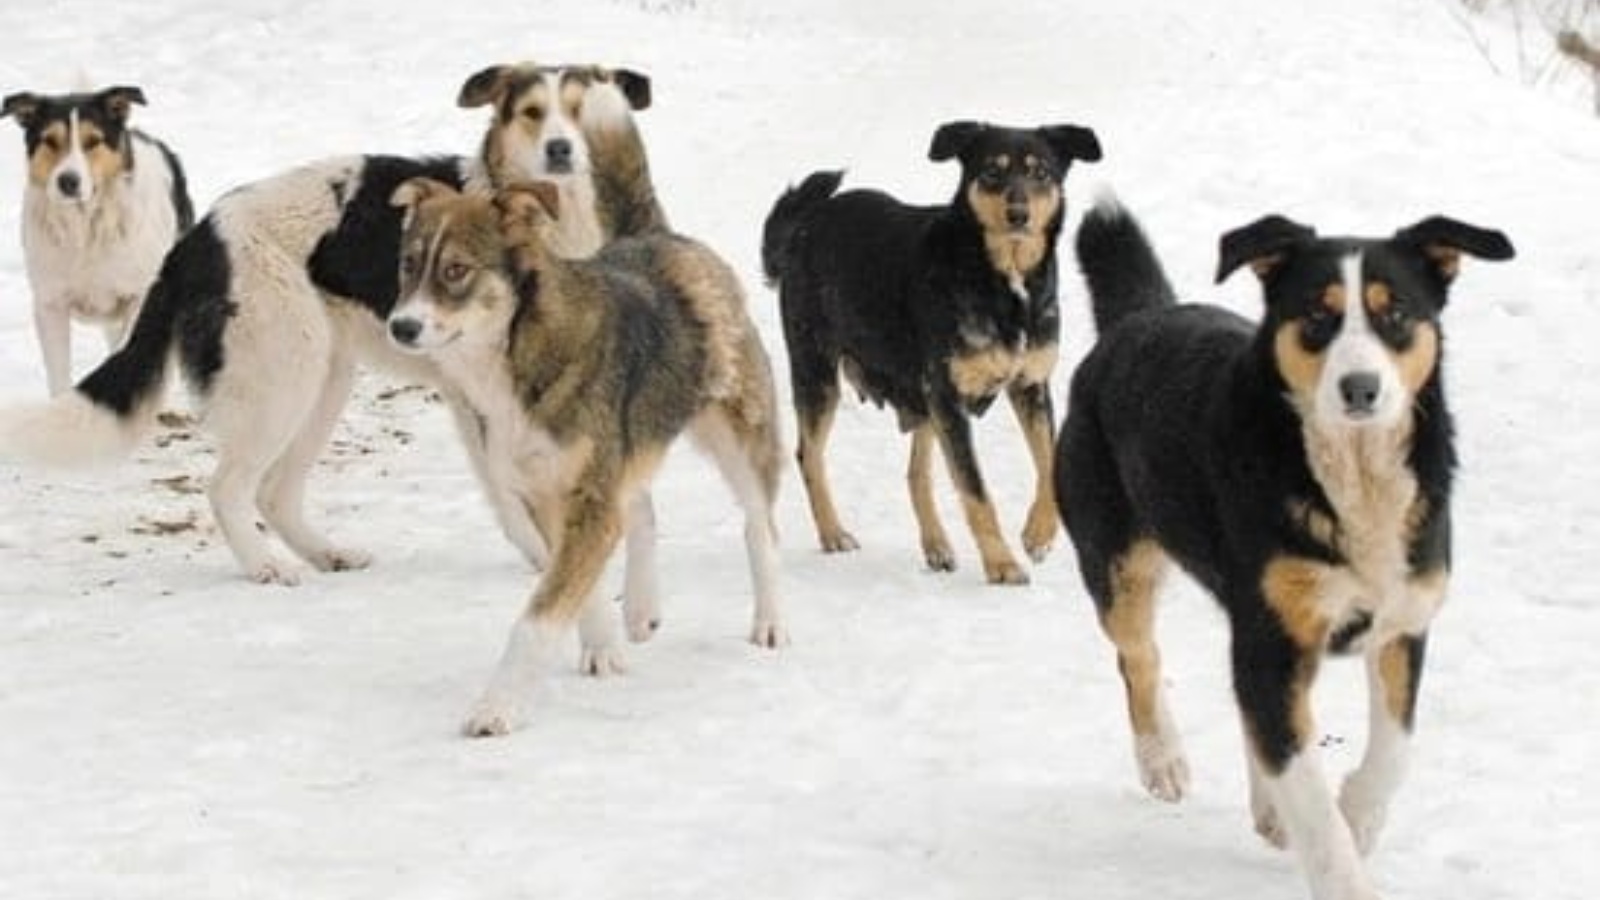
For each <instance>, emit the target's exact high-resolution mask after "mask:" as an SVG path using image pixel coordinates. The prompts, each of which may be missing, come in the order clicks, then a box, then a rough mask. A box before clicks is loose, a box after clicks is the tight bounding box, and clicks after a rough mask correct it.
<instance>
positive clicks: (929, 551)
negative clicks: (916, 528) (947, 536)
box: [922, 541, 956, 572]
mask: <svg viewBox="0 0 1600 900" xmlns="http://www.w3.org/2000/svg"><path fill="white" fill-rule="evenodd" d="M922 558H923V559H925V560H927V562H928V568H929V569H931V570H933V571H935V572H954V571H955V570H956V551H955V550H953V549H951V547H950V545H949V544H948V543H946V542H944V541H929V542H925V543H924V544H923V545H922Z"/></svg>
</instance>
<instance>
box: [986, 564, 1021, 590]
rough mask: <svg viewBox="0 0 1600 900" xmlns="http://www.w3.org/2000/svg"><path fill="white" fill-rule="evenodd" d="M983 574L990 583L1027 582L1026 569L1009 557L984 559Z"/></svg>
mask: <svg viewBox="0 0 1600 900" xmlns="http://www.w3.org/2000/svg"><path fill="white" fill-rule="evenodd" d="M983 574H984V577H986V578H988V579H989V583H990V584H1027V583H1028V570H1027V569H1024V568H1023V567H1022V566H1021V565H1019V564H1018V563H1017V562H1016V561H1015V560H1011V559H1002V560H987V559H986V560H984V561H983Z"/></svg>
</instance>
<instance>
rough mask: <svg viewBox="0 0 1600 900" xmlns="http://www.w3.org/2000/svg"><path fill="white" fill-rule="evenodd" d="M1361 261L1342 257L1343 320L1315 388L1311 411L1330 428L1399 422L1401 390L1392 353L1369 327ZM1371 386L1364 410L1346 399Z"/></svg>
mask: <svg viewBox="0 0 1600 900" xmlns="http://www.w3.org/2000/svg"><path fill="white" fill-rule="evenodd" d="M1361 262H1362V257H1361V254H1360V253H1352V254H1350V255H1349V256H1347V257H1345V259H1344V262H1343V264H1342V266H1341V267H1340V272H1341V275H1342V277H1343V282H1344V297H1345V301H1344V321H1343V323H1342V324H1341V325H1340V326H1339V333H1338V335H1337V336H1336V337H1335V338H1334V339H1333V342H1332V343H1331V344H1329V345H1328V347H1327V350H1326V351H1324V352H1325V358H1324V363H1323V367H1322V378H1321V380H1320V381H1319V382H1318V384H1317V393H1316V400H1315V413H1316V416H1317V418H1319V419H1322V420H1323V421H1325V422H1327V423H1328V424H1333V425H1372V426H1377V427H1385V426H1390V425H1393V424H1395V423H1396V422H1398V421H1399V420H1400V417H1401V415H1402V414H1403V413H1404V411H1405V407H1406V399H1407V398H1406V397H1405V387H1404V384H1403V383H1402V382H1401V380H1400V370H1399V368H1398V367H1397V366H1396V365H1395V360H1394V355H1393V354H1392V353H1391V352H1390V350H1389V348H1388V347H1387V346H1386V345H1385V344H1384V343H1383V341H1382V340H1381V339H1380V338H1379V337H1378V334H1377V332H1375V331H1373V329H1372V322H1371V319H1370V318H1369V317H1368V315H1367V304H1366V283H1365V281H1364V280H1363V279H1362V276H1361ZM1362 383H1364V385H1374V384H1375V387H1376V390H1377V395H1376V398H1375V399H1374V400H1373V401H1372V403H1371V405H1370V407H1368V408H1365V409H1362V408H1359V407H1358V406H1356V405H1353V404H1352V402H1351V398H1350V397H1349V396H1348V394H1349V393H1350V391H1351V390H1352V388H1353V386H1355V385H1357V384H1362Z"/></svg>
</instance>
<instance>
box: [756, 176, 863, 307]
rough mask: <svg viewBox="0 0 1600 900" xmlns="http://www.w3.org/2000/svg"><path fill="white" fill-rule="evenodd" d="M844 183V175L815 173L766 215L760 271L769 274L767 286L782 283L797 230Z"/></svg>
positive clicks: (781, 198)
mask: <svg viewBox="0 0 1600 900" xmlns="http://www.w3.org/2000/svg"><path fill="white" fill-rule="evenodd" d="M843 180H844V172H842V171H824V172H812V173H811V174H810V175H808V176H806V180H805V181H802V182H801V183H800V184H799V186H797V187H791V188H789V189H788V190H786V191H784V192H783V196H781V197H779V198H778V202H776V203H774V204H772V212H769V213H767V223H766V225H765V226H763V227H762V230H761V268H762V270H763V271H764V272H765V273H766V276H767V284H770V285H776V284H777V283H778V282H779V281H782V280H783V273H784V270H785V269H786V268H787V267H788V263H789V241H790V239H791V238H793V237H794V230H795V228H796V227H797V226H798V225H799V224H800V220H801V219H803V218H805V216H806V215H807V214H809V213H810V212H811V210H813V209H815V208H816V206H817V205H818V204H820V203H822V202H823V201H824V200H827V199H828V198H829V197H832V196H833V194H834V192H835V191H837V190H839V182H841V181H843Z"/></svg>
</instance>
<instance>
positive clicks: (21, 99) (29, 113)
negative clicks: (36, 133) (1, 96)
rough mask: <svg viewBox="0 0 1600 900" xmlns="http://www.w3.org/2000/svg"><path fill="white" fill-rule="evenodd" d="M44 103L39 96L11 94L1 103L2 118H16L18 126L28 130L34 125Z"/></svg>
mask: <svg viewBox="0 0 1600 900" xmlns="http://www.w3.org/2000/svg"><path fill="white" fill-rule="evenodd" d="M43 102H44V101H43V100H41V99H40V97H39V96H38V95H37V94H29V93H26V92H24V93H20V94H11V95H9V96H7V97H6V99H5V101H4V102H3V103H0V118H4V117H6V116H15V117H16V119H17V124H18V125H21V126H22V127H23V128H27V127H29V126H31V125H32V124H33V117H34V115H35V114H36V113H38V112H39V106H40V104H41V103H43Z"/></svg>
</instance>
